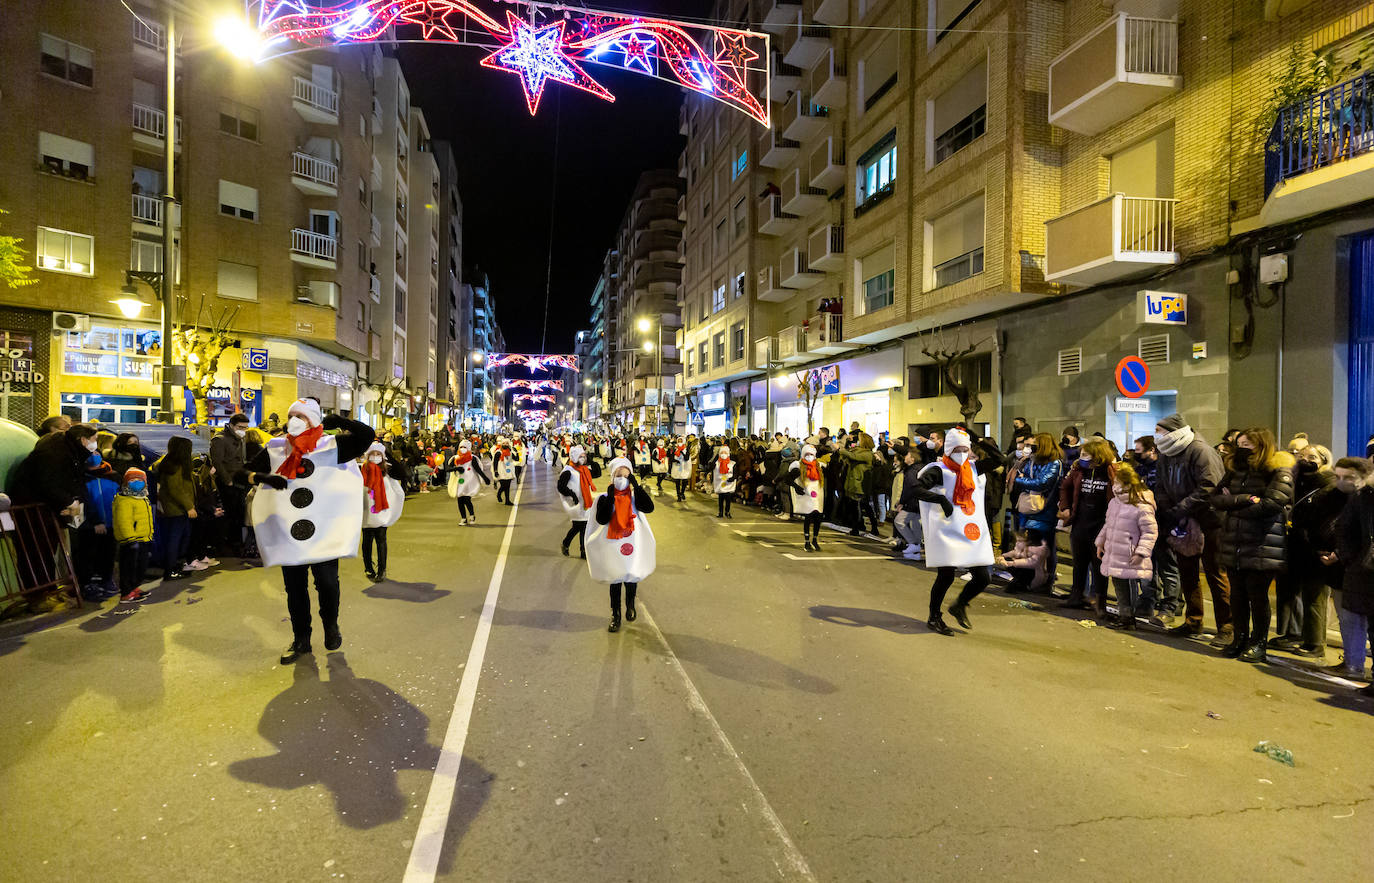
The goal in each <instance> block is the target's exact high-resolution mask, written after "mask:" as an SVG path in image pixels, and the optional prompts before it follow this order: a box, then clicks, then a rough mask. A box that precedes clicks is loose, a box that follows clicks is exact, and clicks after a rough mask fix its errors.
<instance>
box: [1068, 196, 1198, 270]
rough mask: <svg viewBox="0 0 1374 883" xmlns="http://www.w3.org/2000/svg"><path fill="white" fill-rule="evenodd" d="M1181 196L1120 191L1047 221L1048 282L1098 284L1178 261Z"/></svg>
mask: <svg viewBox="0 0 1374 883" xmlns="http://www.w3.org/2000/svg"><path fill="white" fill-rule="evenodd" d="M1177 202H1178V200H1175V199H1154V198H1145V197H1135V196H1125V195H1123V194H1120V193H1117V194H1115V195H1113V196H1109V197H1107V198H1106V199H1100V200H1098V201H1097V202H1094V203H1092V204H1091V205H1085V206H1083V207H1082V208H1080V209H1076V210H1074V211H1071V212H1069V213H1068V214H1065V215H1060V216H1059V217H1057V218H1054V219H1052V220H1049V221H1046V222H1045V281H1046V282H1060V283H1064V284H1069V285H1098V284H1101V283H1103V282H1112V281H1115V280H1117V279H1124V278H1126V277H1128V276H1132V275H1134V274H1136V273H1140V272H1142V271H1148V270H1152V269H1155V268H1158V267H1160V266H1165V265H1170V264H1177V263H1178V260H1179V258H1178V252H1177V251H1175V250H1174V207H1175V205H1176V203H1177Z"/></svg>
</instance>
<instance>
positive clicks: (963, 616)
mask: <svg viewBox="0 0 1374 883" xmlns="http://www.w3.org/2000/svg"><path fill="white" fill-rule="evenodd" d="M949 615H950V616H952V617H954V621H955V622H957V623H959V625H960V626H961V627H963V628H965V629H968V630H969V631H972V630H973V626H972V624H970V623H969V621H968V608H967V607H965V606H964V605H962V604H951V605H950V608H949Z"/></svg>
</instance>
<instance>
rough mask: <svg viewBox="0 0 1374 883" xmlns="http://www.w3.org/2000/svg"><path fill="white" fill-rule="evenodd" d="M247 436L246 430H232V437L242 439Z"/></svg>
mask: <svg viewBox="0 0 1374 883" xmlns="http://www.w3.org/2000/svg"><path fill="white" fill-rule="evenodd" d="M247 434H248V430H246V429H235V430H234V435H237V436H238V437H239V438H243V437H244V436H245V435H247Z"/></svg>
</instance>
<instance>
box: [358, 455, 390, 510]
mask: <svg viewBox="0 0 1374 883" xmlns="http://www.w3.org/2000/svg"><path fill="white" fill-rule="evenodd" d="M385 478H386V467H385V466H383V465H382V464H381V463H373V462H372V461H371V460H368V461H367V462H366V463H364V464H363V487H365V488H367V490H368V492H369V493H370V494H372V511H373V513H374V514H375V513H377V512H385V511H386V510H387V509H389V508H391V505H390V503H388V502H387V499H386V481H385V480H384V479H385Z"/></svg>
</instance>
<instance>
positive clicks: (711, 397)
mask: <svg viewBox="0 0 1374 883" xmlns="http://www.w3.org/2000/svg"><path fill="white" fill-rule="evenodd" d="M724 407H725V393H724V392H707V393H702V395H701V408H700V409H699V410H702V411H719V410H721V409H722V408H724Z"/></svg>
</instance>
